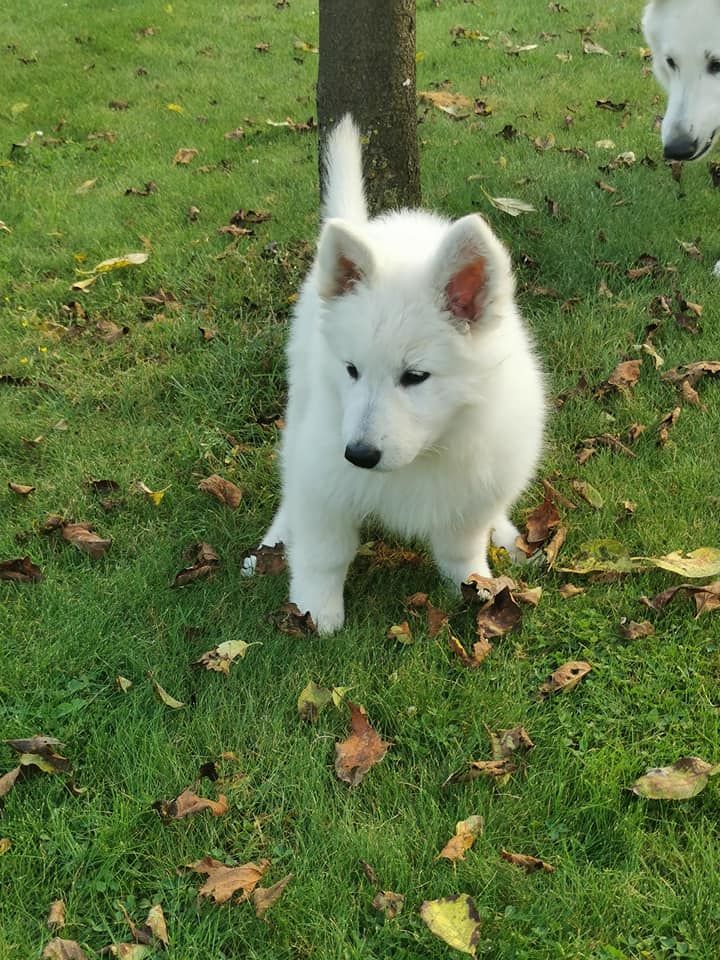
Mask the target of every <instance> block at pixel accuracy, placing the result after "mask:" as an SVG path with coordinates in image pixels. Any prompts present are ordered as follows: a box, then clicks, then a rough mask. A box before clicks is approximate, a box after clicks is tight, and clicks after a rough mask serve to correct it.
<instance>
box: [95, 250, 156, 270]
mask: <svg viewBox="0 0 720 960" xmlns="http://www.w3.org/2000/svg"><path fill="white" fill-rule="evenodd" d="M147 258H148V254H147V253H143V252H141V253H126V254H125V256H123V257H111V258H110V259H109V260H101V262H100V263H98V264H96V266H95V268H94V270H93V271H92V272H93V273H107V272H108V271H109V270H122V269H124V268H125V267H136V266H139V265H140V264H141V263H145V261H146V260H147Z"/></svg>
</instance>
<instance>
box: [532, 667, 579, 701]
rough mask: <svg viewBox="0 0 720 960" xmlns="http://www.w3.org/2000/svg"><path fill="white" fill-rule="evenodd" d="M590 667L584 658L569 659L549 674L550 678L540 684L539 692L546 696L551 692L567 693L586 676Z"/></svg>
mask: <svg viewBox="0 0 720 960" xmlns="http://www.w3.org/2000/svg"><path fill="white" fill-rule="evenodd" d="M591 670H592V667H591V665H590V664H589V663H586V662H585V661H584V660H570V661H569V662H568V663H564V664H563V665H562V666H561V667H558V669H557V670H556V671H555V672H554V673H553V674H551V675H550V678H549V679H548V680H546V681H545V683H543V684H542V685H541V686H540V689H539V691H538V692H539V693H540V695H541V696H543V697H548V696H550V695H551V694H553V693H567V692H568V691H569V690H573V689H574V688H575V687H576V686H577V685H578V683H580V681H581V680H582V679H583V677H586V676H587V675H588V674H589V673H590V671H591Z"/></svg>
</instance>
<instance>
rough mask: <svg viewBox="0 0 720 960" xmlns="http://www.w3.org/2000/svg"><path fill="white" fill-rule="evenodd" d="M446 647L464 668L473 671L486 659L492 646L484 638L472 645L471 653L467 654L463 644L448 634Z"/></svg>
mask: <svg viewBox="0 0 720 960" xmlns="http://www.w3.org/2000/svg"><path fill="white" fill-rule="evenodd" d="M448 646H449V647H450V650H451V651H452V652H453V653H454V654H455V656H456V657H457V658H458V659H459V660H460V662H461V663H462V665H463V666H464V667H467V668H468V669H469V670H474V669H476V668H477V667H479V666H480V664H481V663H482V662H483V661H484V660H485V659H486V658H487V657H488V655H489V654H490V652H491V650H492V644H491V643H490V641H489V640H487V639H486V638H485V637H482V638H481V639H480V640H477V641H476V642H475V643H473V647H472V653H471V654H468V652H467V650H466V649H465V647H464V646H463V644H462V643H461V642H460V640H458V638H457V637H456V636H455V635H454V634H452V633H448Z"/></svg>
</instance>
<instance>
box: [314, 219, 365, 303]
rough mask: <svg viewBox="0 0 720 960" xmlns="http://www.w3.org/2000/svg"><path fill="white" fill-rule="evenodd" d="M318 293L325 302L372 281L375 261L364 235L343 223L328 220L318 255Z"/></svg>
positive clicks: (321, 236) (321, 237)
mask: <svg viewBox="0 0 720 960" xmlns="http://www.w3.org/2000/svg"><path fill="white" fill-rule="evenodd" d="M317 267H318V292H319V293H320V296H321V297H322V298H323V300H332V299H333V298H335V297H341V296H343V295H344V294H346V293H349V292H350V291H351V290H352V289H353V288H354V286H355V284H357V283H361V282H362V281H363V280H369V279H370V278H371V277H372V274H373V273H374V271H375V259H374V257H373V254H372V251H371V250H370V248H369V247H368V245H367V243H366V242H365V240H364V239H363V238H362V236H361V235H360V234H359V233H358V232H357V231H356V230H355V229H354V228H353V227H352V226H350V224H349V223H346V222H345V221H344V220H328V221H327V222H326V223H325V226H324V227H323V229H322V233H321V234H320V240H319V242H318V254H317Z"/></svg>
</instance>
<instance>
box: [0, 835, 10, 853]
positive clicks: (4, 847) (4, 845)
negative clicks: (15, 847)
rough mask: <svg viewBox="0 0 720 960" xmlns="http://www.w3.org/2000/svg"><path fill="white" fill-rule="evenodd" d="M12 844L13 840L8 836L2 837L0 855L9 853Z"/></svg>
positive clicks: (0, 838) (0, 839)
mask: <svg viewBox="0 0 720 960" xmlns="http://www.w3.org/2000/svg"><path fill="white" fill-rule="evenodd" d="M11 846H12V842H11V841H10V840H9V839H8V838H7V837H0V857H1V856H2V855H3V854H4V853H7V852H8V850H9V849H10V847H11Z"/></svg>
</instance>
